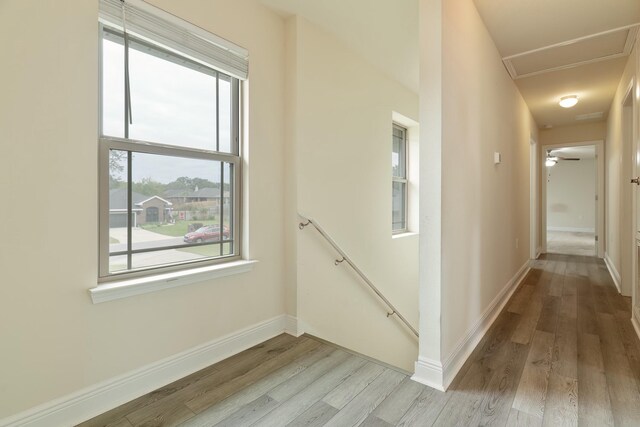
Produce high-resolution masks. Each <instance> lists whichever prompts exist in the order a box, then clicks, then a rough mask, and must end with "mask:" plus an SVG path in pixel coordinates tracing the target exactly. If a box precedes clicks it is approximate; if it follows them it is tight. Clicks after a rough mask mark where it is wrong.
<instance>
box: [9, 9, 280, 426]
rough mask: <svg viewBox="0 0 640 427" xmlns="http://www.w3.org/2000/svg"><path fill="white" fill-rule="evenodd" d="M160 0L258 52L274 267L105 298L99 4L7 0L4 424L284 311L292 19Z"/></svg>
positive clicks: (259, 136)
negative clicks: (101, 279)
mask: <svg viewBox="0 0 640 427" xmlns="http://www.w3.org/2000/svg"><path fill="white" fill-rule="evenodd" d="M150 3H153V4H156V5H159V6H161V7H163V8H165V9H166V10H168V11H169V12H171V13H173V14H174V15H176V16H178V17H181V18H183V19H186V20H188V21H190V22H193V23H195V24H196V25H199V26H200V27H202V28H204V29H207V30H209V31H211V32H213V33H216V34H218V35H220V36H222V37H224V38H226V39H228V40H231V41H233V42H235V43H237V44H239V45H241V46H243V47H245V48H247V49H248V50H249V54H250V61H251V70H250V77H249V85H250V92H249V99H250V102H249V104H250V105H249V115H250V117H249V135H248V137H249V140H250V150H249V152H248V153H247V161H248V162H249V164H250V168H249V170H250V173H249V176H248V181H247V182H246V183H245V184H246V187H245V188H246V190H247V193H246V198H245V201H246V202H247V204H248V207H249V210H248V218H247V222H248V224H249V229H250V234H249V248H248V250H249V256H250V257H251V258H253V259H257V260H259V261H260V262H259V263H258V264H257V265H256V266H255V268H254V269H253V271H251V272H250V273H244V274H240V275H236V276H232V277H225V278H220V279H216V280H214V281H210V282H205V283H201V284H197V285H195V284H194V285H190V286H184V287H179V288H173V289H170V290H165V291H161V292H156V293H151V294H144V295H139V296H135V297H130V298H126V299H121V300H117V301H111V302H107V303H103V304H99V305H93V304H92V303H91V298H90V297H89V294H88V292H87V291H88V289H89V288H91V287H94V286H96V281H97V275H98V240H97V239H98V232H97V218H98V203H97V185H98V184H97V177H98V174H97V159H98V149H97V148H98V141H97V138H98V2H97V1H86V0H67V1H64V2H60V1H56V0H3V1H2V2H0V47H1V48H2V52H3V54H4V55H5V58H8V59H7V60H6V61H3V64H2V67H1V70H0V75H1V76H2V82H3V90H2V102H0V148H1V150H2V155H0V191H1V193H2V195H3V196H2V197H3V208H2V214H0V217H1V218H2V220H1V221H0V233H1V234H2V245H0V270H1V271H2V279H1V282H2V283H1V286H0V354H1V355H0V359H1V360H2V363H1V364H0V390H2V391H0V394H1V397H0V419H3V418H5V417H8V416H11V415H13V414H16V413H18V412H21V411H23V410H27V409H29V408H32V407H34V406H36V405H39V404H42V403H45V402H49V401H51V400H53V399H56V398H59V397H62V396H66V395H68V394H70V393H74V392H76V391H78V390H81V389H83V388H85V387H89V386H92V385H95V384H97V383H99V382H101V381H105V380H109V379H112V378H114V377H117V376H119V375H121V374H125V373H127V372H130V371H132V370H135V369H138V368H142V367H145V366H147V365H149V364H151V363H153V362H156V361H159V360H162V359H164V358H166V357H170V356H173V355H176V354H178V353H180V352H182V351H184V350H187V349H190V348H193V347H196V346H198V345H201V344H205V343H208V342H210V341H213V340H216V339H218V338H220V337H223V336H225V335H227V334H232V333H235V332H237V331H240V330H243V329H245V328H248V327H251V326H254V325H255V324H257V323H259V322H263V321H266V320H269V319H272V318H274V317H276V316H281V315H282V314H283V313H284V295H283V292H284V286H283V281H284V274H283V271H284V268H285V264H284V259H283V256H282V253H283V250H284V238H283V235H284V231H283V230H284V228H283V224H284V220H283V215H284V212H283V211H284V189H283V181H284V175H283V172H282V171H283V169H284V158H283V155H282V153H283V149H284V147H283V141H284V130H283V128H284V107H283V103H284V99H283V96H282V94H283V92H284V71H285V70H284V42H283V41H284V21H283V19H282V17H280V16H279V15H277V14H275V13H274V12H272V11H270V10H268V9H266V8H264V7H263V6H260V5H259V4H258V3H257V2H238V1H235V0H216V1H207V2H201V1H195V0H190V1H181V2H175V1H170V0H162V1H161V0H154V1H151V2H150ZM9 58H10V59H9ZM134 117H135V116H134Z"/></svg>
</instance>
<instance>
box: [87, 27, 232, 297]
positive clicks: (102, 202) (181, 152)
mask: <svg viewBox="0 0 640 427" xmlns="http://www.w3.org/2000/svg"><path fill="white" fill-rule="evenodd" d="M105 26H106V27H109V29H110V30H113V31H116V32H119V33H121V32H122V30H121V28H118V26H117V25H114V26H113V27H112V26H111V25H105V23H104V22H101V23H100V24H99V31H100V32H99V40H100V52H99V57H100V66H99V70H100V75H99V85H100V87H99V89H100V90H99V92H100V96H99V106H100V107H99V137H98V152H99V154H98V160H99V168H98V174H99V178H98V184H99V188H98V194H99V277H98V283H99V284H102V283H105V284H106V283H109V282H116V281H132V280H135V279H139V278H144V277H150V278H151V279H153V276H154V275H163V274H170V273H173V272H180V271H185V270H189V269H194V271H196V270H201V269H202V267H207V266H215V265H218V264H223V263H229V265H237V262H238V261H239V260H241V254H242V247H241V244H242V241H243V236H242V224H243V220H242V163H243V161H242V144H241V138H240V132H241V112H242V106H241V102H242V99H243V95H242V86H243V85H242V82H241V81H240V80H239V79H238V78H236V77H233V76H231V75H230V74H227V73H225V72H223V71H222V70H219V69H215V68H213V67H208V68H210V70H211V72H212V73H219V74H224V75H225V76H229V77H230V78H231V80H230V81H231V82H232V85H231V86H232V102H233V106H232V111H233V121H232V146H233V147H234V151H235V152H234V153H224V152H218V151H210V150H200V149H192V148H185V147H177V146H173V145H167V144H161V143H154V142H149V141H139V140H134V139H130V138H117V137H111V136H105V135H104V134H103V127H102V120H103V114H102V102H103V100H102V91H103V78H102V60H103V58H102V40H103V31H104V27H105ZM137 41H142V40H141V39H139V40H137ZM143 42H148V40H145V41H143ZM151 44H152V45H153V48H154V49H156V48H157V49H159V50H164V51H166V53H167V54H170V55H175V56H177V57H179V59H180V60H185V61H192V59H191V58H189V57H187V56H186V55H184V56H183V55H180V53H179V52H176V49H171V50H169V49H163V46H162V45H160V44H158V45H156V44H155V43H151ZM194 62H196V61H194ZM196 63H197V64H198V66H205V67H206V65H205V64H202V62H200V61H197V62H196ZM212 102H218V101H217V100H213V101H212ZM216 111H219V110H218V109H217V110H216ZM125 114H126V113H125ZM125 122H126V120H125ZM112 149H114V150H122V151H125V152H128V153H146V154H156V155H165V156H175V157H181V158H191V159H204V160H212V161H220V162H225V163H229V164H232V165H233V188H232V190H231V192H232V197H233V203H232V209H233V215H232V221H233V225H232V227H233V228H232V230H233V235H232V240H233V251H232V252H233V253H232V255H228V256H219V257H211V258H203V259H198V260H193V261H186V262H177V263H171V264H164V265H159V266H153V267H144V268H139V269H127V270H124V271H122V272H113V273H110V272H109V257H110V253H109V150H112ZM130 160H131V157H130V155H129V162H127V163H128V169H129V171H128V175H129V176H128V178H129V179H128V180H127V181H128V182H129V183H131V179H130V178H131V172H130V170H131V167H132V166H131V161H130ZM128 191H131V186H130V187H129V190H128ZM221 194H222V195H224V182H222V183H221ZM128 203H129V205H131V203H132V201H131V196H130V193H129V201H128ZM222 206H224V204H222ZM222 206H221V207H222ZM129 208H130V209H131V208H132V206H129ZM220 216H221V217H222V212H221V215H220ZM129 227H131V224H129ZM127 240H128V242H127V243H128V249H127V252H128V255H127V256H128V259H129V260H130V259H131V256H132V255H133V254H135V253H138V252H145V251H147V252H148V251H150V250H133V249H132V247H131V246H132V242H131V232H128V239H127ZM214 244H215V243H214ZM197 245H198V244H195V245H194V246H197ZM186 246H189V245H180V247H186ZM167 249H172V247H159V248H156V249H155V250H158V251H160V250H167ZM152 250H153V249H152ZM152 250H151V251H152ZM128 264H129V265H128V267H131V265H130V261H129V262H128ZM132 283H134V282H132ZM98 288H100V286H99V287H98Z"/></svg>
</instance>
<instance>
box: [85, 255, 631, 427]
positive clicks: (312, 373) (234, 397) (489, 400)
mask: <svg viewBox="0 0 640 427" xmlns="http://www.w3.org/2000/svg"><path fill="white" fill-rule="evenodd" d="M629 319H630V299H629V298H624V297H621V296H619V295H618V293H617V291H616V289H615V288H614V285H613V283H612V281H611V278H610V276H609V274H608V272H607V269H606V267H605V265H604V263H603V262H602V261H601V260H598V259H596V258H591V257H578V256H566V255H547V256H543V257H542V258H541V259H539V260H537V261H535V266H534V267H533V268H532V270H531V272H530V273H529V275H528V276H527V278H526V279H525V280H524V282H523V283H522V284H521V286H520V287H519V289H518V290H517V292H516V293H515V294H514V296H513V297H512V298H511V300H510V301H509V303H508V304H507V306H506V307H505V310H503V312H502V313H501V314H500V316H499V317H498V319H497V320H496V322H495V323H494V325H493V326H492V328H491V329H490V330H489V332H488V333H487V335H486V336H485V338H484V339H483V340H482V342H481V343H480V345H479V346H478V347H477V349H476V350H475V352H474V353H473V354H472V356H471V357H470V358H469V360H468V361H467V363H466V364H465V366H464V367H463V369H462V370H461V372H460V373H459V374H458V376H457V378H456V380H455V381H454V383H453V385H452V386H451V387H450V389H449V391H448V392H447V393H441V392H438V391H435V390H433V389H431V388H428V387H425V386H423V385H420V384H418V383H415V382H413V381H410V380H409V378H408V376H406V375H404V374H402V373H399V372H398V371H395V370H393V369H390V368H388V367H385V366H382V365H379V364H377V363H375V362H372V361H370V360H368V359H365V358H362V357H359V356H356V355H352V354H349V353H347V352H345V351H344V350H341V349H336V348H335V347H333V346H330V345H327V344H323V343H320V342H318V341H316V340H314V339H313V338H311V337H301V338H297V339H296V338H292V337H290V336H288V335H281V336H279V337H276V338H274V339H272V340H269V341H268V342H266V343H264V344H261V345H259V346H256V347H253V348H251V349H249V350H247V351H245V352H243V353H241V354H239V355H236V356H234V357H231V358H229V359H227V360H224V361H222V362H220V363H218V364H216V365H212V366H211V367H209V368H206V369H204V370H202V371H200V372H197V373H195V374H193V375H190V376H188V377H186V378H183V379H181V380H178V381H176V382H174V383H173V384H170V385H167V386H165V387H163V388H161V389H159V390H156V391H155V392H152V393H149V394H148V395H145V396H142V397H140V398H138V399H136V400H134V401H132V402H129V403H127V404H125V405H122V406H120V407H118V408H116V409H114V410H112V411H110V412H107V413H105V414H103V415H101V416H99V417H97V418H95V419H93V420H90V421H88V422H87V423H83V424H82V425H83V426H97V425H101V426H102V425H106V424H109V425H112V423H113V425H118V426H137V425H179V424H181V423H185V425H192V426H196V425H199V426H210V425H214V424H215V425H218V423H220V425H231V426H245V425H274V426H280V425H337V426H347V425H362V426H373V425H375V426H387V427H388V426H391V425H401V426H427V425H438V426H458V425H465V426H477V425H491V426H504V425H509V426H515V425H554V426H555V425H576V424H579V425H581V426H587V425H593V426H607V425H614V424H615V425H620V426H622V425H639V424H640V392H639V388H638V386H639V384H640V341H639V340H638V338H637V336H636V335H635V333H634V331H633V327H632V325H631V322H630V320H629ZM289 423H291V424H289Z"/></svg>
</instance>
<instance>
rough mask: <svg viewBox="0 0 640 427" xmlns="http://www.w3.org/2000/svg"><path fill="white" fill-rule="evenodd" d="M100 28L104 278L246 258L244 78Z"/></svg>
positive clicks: (107, 26) (101, 234) (144, 40)
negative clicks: (243, 237) (242, 225)
mask: <svg viewBox="0 0 640 427" xmlns="http://www.w3.org/2000/svg"><path fill="white" fill-rule="evenodd" d="M100 33H101V34H100V35H101V37H100V38H101V83H100V85H101V87H100V88H101V108H100V112H101V115H100V129H101V134H100V137H99V152H100V155H99V161H100V170H101V172H100V227H101V229H100V278H101V280H103V281H104V280H110V279H115V278H122V277H123V275H124V276H126V277H131V276H137V275H141V274H146V272H148V271H149V270H154V271H156V270H157V269H162V270H163V271H167V270H175V269H179V268H184V267H187V266H196V265H201V264H203V263H208V264H211V263H217V262H224V261H230V260H233V259H237V258H239V256H240V246H239V243H240V233H239V230H238V226H239V224H240V222H241V221H240V197H239V194H240V193H239V190H240V189H239V185H238V184H239V181H240V165H241V158H240V148H239V127H240V126H239V123H240V119H239V114H240V113H239V111H240V108H239V102H240V101H239V100H240V93H239V92H240V82H239V79H237V78H235V77H232V76H230V75H227V74H225V73H223V72H222V71H219V70H217V69H214V68H211V67H208V66H206V65H203V64H202V63H200V62H196V61H195V60H193V59H191V58H190V57H188V56H187V55H184V56H183V55H181V54H180V53H178V52H176V51H175V49H171V50H169V49H167V48H165V47H164V46H162V45H160V44H158V45H156V44H155V43H154V42H152V41H150V40H149V39H148V38H146V37H145V38H141V37H137V36H136V35H135V34H129V33H127V35H126V37H125V34H124V33H123V32H122V29H120V28H118V27H116V26H114V27H111V26H109V25H101V26H100Z"/></svg>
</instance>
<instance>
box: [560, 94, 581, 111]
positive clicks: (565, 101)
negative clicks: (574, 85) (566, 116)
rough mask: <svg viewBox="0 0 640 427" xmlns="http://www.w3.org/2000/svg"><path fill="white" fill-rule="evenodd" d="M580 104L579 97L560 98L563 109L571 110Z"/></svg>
mask: <svg viewBox="0 0 640 427" xmlns="http://www.w3.org/2000/svg"><path fill="white" fill-rule="evenodd" d="M577 103H578V96H577V95H567V96H563V97H562V98H560V102H559V104H560V106H561V107H562V108H571V107H573V106H574V105H576V104H577Z"/></svg>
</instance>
